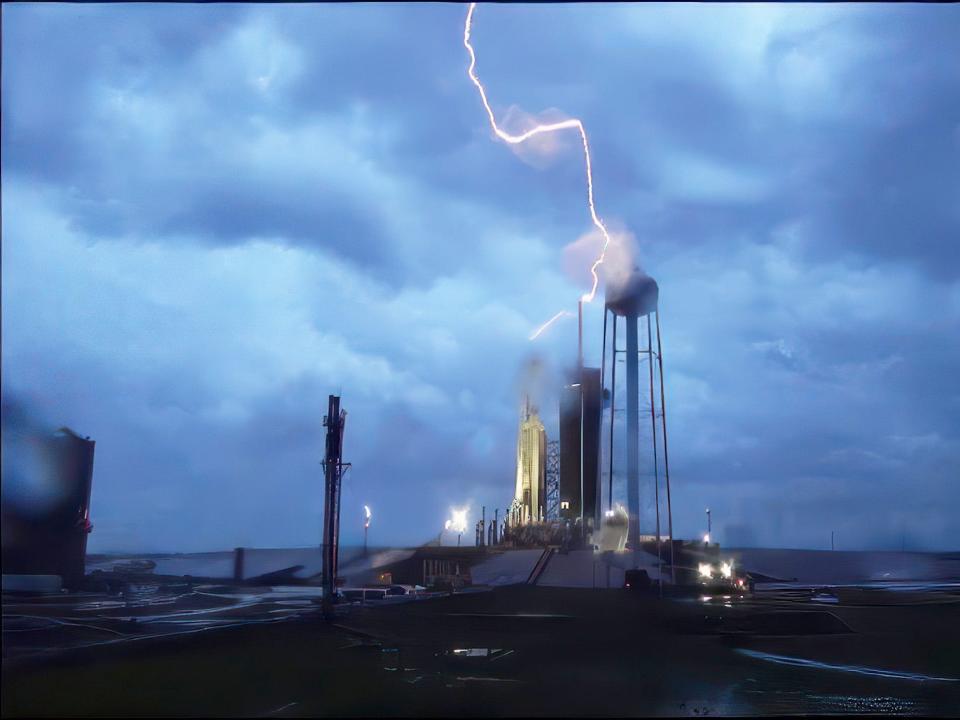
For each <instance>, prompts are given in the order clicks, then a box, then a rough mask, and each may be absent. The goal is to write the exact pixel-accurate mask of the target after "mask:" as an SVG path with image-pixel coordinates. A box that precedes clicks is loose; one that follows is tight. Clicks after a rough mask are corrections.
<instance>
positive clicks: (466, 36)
mask: <svg viewBox="0 0 960 720" xmlns="http://www.w3.org/2000/svg"><path fill="white" fill-rule="evenodd" d="M476 9H477V4H476V3H470V8H469V9H468V10H467V19H466V22H465V23H464V25H463V45H464V47H466V48H467V52H468V53H470V67H469V68H468V69H467V74H468V75H469V76H470V80H471V81H472V82H473V84H474V85H476V87H477V91H478V92H479V93H480V99H481V100H482V101H483V107H484V108H485V109H486V111H487V117H489V118H490V127H492V128H493V132H494V133H496V135H497V137H498V138H500V139H501V140H503V141H504V142H508V143H510V144H511V145H519V144H520V143H522V142H526V141H527V140H529V139H530V138H532V137H536V136H537V135H542V134H543V133H551V132H557V131H560V130H571V129H575V130H577V132H579V133H580V139H581V140H582V141H583V159H584V163H585V167H586V175H587V206H588V207H589V209H590V219H591V220H592V221H593V224H594V226H596V228H597V229H598V230H599V231H600V232H601V233H602V234H603V248H602V249H601V250H600V254H599V255H598V256H597V259H596V260H594V261H593V265H591V266H590V274H591V275H592V276H593V286H592V287H591V288H590V292H588V293H584V295H583V297H582V298H581V299H582V300H583V301H584V302H592V301H593V298H594V297H595V296H596V294H597V285H598V283H599V282H600V279H599V277H598V276H597V267H599V265H600V264H601V263H602V262H603V259H604V257H605V256H606V253H607V247H608V246H609V245H610V233H609V232H607V228H606V226H605V225H604V224H603V221H602V220H601V219H600V216H599V215H597V209H596V207H595V205H594V202H593V165H592V163H591V161H590V142H589V141H588V140H587V132H586V130H584V128H583V123H582V122H581V121H580V120H578V119H577V118H571V119H570V120H564V121H562V122H555V123H549V124H546V125H537V126H536V127H534V128H531V129H530V130H527V131H526V132H525V133H522V134H520V135H511V134H510V133H508V132H505V131H504V130H503V129H501V128H500V126H499V125H497V119H496V117H494V114H493V110H492V109H491V108H490V102H489V101H488V100H487V91H486V90H485V89H484V87H483V84H482V83H481V82H480V78H478V77H477V74H476V73H475V72H474V70H475V68H476V66H477V54H476V53H475V52H474V50H473V45H471V44H470V29H471V26H472V25H473V12H474V10H476ZM565 314H566V315H572V313H569V312H566V311H561V312H559V313H557V314H556V315H554V316H553V317H552V318H550V319H549V320H547V322H545V323H544V324H543V325H541V326H540V328H538V329H537V330H536V332H534V333H533V334H532V335H531V336H530V339H531V340H533V339H534V338H536V337H537V336H538V335H540V333H542V332H543V331H544V330H546V329H547V328H548V327H550V325H552V324H553V323H554V322H555V321H556V320H559V319H560V318H561V317H563V316H564V315H565Z"/></svg>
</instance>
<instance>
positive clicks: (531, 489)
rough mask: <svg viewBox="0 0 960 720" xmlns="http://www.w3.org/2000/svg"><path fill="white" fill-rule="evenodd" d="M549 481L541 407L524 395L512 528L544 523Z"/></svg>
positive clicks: (545, 435)
mask: <svg viewBox="0 0 960 720" xmlns="http://www.w3.org/2000/svg"><path fill="white" fill-rule="evenodd" d="M546 479H547V432H546V430H545V429H544V427H543V422H542V421H541V420H540V416H539V415H537V408H536V407H534V406H533V405H531V403H530V398H529V396H524V401H523V408H522V410H521V413H520V432H519V435H518V437H517V484H516V490H515V492H514V495H513V504H512V506H511V518H510V524H511V525H527V524H529V523H532V522H540V521H541V520H543V517H544V502H545V500H546Z"/></svg>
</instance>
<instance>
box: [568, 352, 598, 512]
mask: <svg viewBox="0 0 960 720" xmlns="http://www.w3.org/2000/svg"><path fill="white" fill-rule="evenodd" d="M601 405H602V395H601V388H600V369H599V368H583V369H582V370H581V371H580V378H579V381H578V379H577V378H576V374H575V375H574V377H573V379H572V382H571V383H570V384H569V385H566V386H565V387H564V388H563V390H562V391H561V393H560V517H561V518H569V519H577V518H579V517H580V516H581V510H582V513H583V517H584V519H585V521H587V522H592V521H593V519H594V517H595V515H596V512H597V509H598V504H599V497H598V495H599V490H600V487H599V472H598V471H599V463H600V415H601ZM581 468H582V473H583V482H582V484H581ZM581 492H582V495H581Z"/></svg>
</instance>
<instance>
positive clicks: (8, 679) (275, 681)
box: [2, 586, 960, 717]
mask: <svg viewBox="0 0 960 720" xmlns="http://www.w3.org/2000/svg"><path fill="white" fill-rule="evenodd" d="M952 592H955V589H954V590H948V591H946V592H912V593H911V592H906V593H904V592H900V593H897V592H891V591H883V590H857V589H850V590H838V591H837V592H836V593H835V595H834V596H833V597H830V598H820V599H819V600H812V599H811V594H810V593H809V592H807V591H802V592H801V591H795V592H792V593H791V592H777V593H769V594H759V595H758V596H755V597H753V598H750V597H747V598H744V599H740V598H726V599H725V598H717V599H710V600H708V601H705V600H703V599H702V598H692V599H689V600H672V601H659V600H657V599H656V598H655V597H648V596H642V595H638V594H635V593H630V592H628V591H623V590H576V589H561V588H542V587H533V586H514V587H506V588H500V589H497V590H493V591H488V592H480V593H472V594H463V595H456V596H452V597H443V598H436V599H431V600H425V601H417V602H413V603H407V604H402V605H394V606H386V607H375V608H374V607H371V608H356V609H352V610H351V611H350V612H348V613H346V614H344V615H342V616H341V617H340V618H339V619H338V621H337V623H336V624H335V625H333V626H329V625H325V624H323V623H322V622H321V621H320V620H319V619H317V618H316V617H315V616H314V615H313V611H312V610H309V609H305V610H301V611H300V612H298V613H297V614H296V615H295V616H293V617H291V619H289V620H286V621H284V622H277V623H268V624H248V625H233V626H228V627H221V628H219V629H205V630H202V631H200V632H195V633H192V634H178V635H172V636H168V637H149V638H146V639H143V640H141V641H137V642H126V641H122V642H113V643H108V644H97V645H93V646H88V647H74V648H72V649H70V650H69V651H66V652H58V653H56V654H52V655H51V654H29V653H27V654H18V653H8V648H7V647H6V645H7V643H8V641H9V639H10V638H11V637H12V635H10V634H8V633H7V632H5V633H4V638H5V649H4V668H3V670H4V671H3V695H2V698H3V699H2V710H3V715H4V716H56V715H70V716H76V715H106V716H128V715H132V716H165V715H178V716H228V715H229V716H280V717H285V716H316V715H320V716H329V715H353V716H384V715H400V716H424V715H428V716H460V715H468V716H477V715H539V716H551V715H567V716H569V715H594V716H596V715H633V716H636V715H686V716H704V715H724V714H726V715H729V714H737V715H744V714H750V715H769V714H807V713H871V714H876V713H896V714H912V715H939V716H957V715H958V714H960V680H958V679H960V604H958V600H960V598H958V597H957V596H956V595H954V594H952ZM6 612H7V609H6V608H5V613H6ZM265 612H268V613H269V612H273V611H272V610H268V611H265ZM798 613H800V614H798ZM28 634H29V633H28Z"/></svg>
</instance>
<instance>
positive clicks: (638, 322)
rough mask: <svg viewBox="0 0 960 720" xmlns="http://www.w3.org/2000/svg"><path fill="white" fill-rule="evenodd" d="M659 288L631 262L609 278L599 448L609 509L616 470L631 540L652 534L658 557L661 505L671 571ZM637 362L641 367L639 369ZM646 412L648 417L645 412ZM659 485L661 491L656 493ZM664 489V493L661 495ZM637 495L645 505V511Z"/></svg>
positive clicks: (632, 544)
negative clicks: (619, 276)
mask: <svg viewBox="0 0 960 720" xmlns="http://www.w3.org/2000/svg"><path fill="white" fill-rule="evenodd" d="M658 296H659V288H658V287H657V283H656V281H655V280H654V279H653V278H652V277H650V276H649V275H647V274H646V273H644V272H643V271H641V270H640V269H639V268H634V269H633V270H632V271H631V272H630V274H629V275H628V276H627V277H626V278H625V279H624V280H623V281H622V282H618V283H610V284H608V287H607V291H606V301H605V305H604V316H603V361H602V363H601V369H600V376H601V385H602V387H603V388H604V390H603V394H604V395H605V396H607V395H609V399H608V402H607V403H605V405H606V407H605V408H604V417H603V419H602V423H603V425H604V432H605V434H606V436H607V437H606V438H605V440H606V441H607V442H606V443H601V450H600V453H601V467H602V469H603V472H604V474H605V475H606V480H607V487H606V493H605V495H606V498H605V499H606V511H607V513H608V514H609V513H611V512H612V511H613V498H614V482H613V480H614V475H615V473H617V474H619V475H620V476H621V477H623V480H624V484H625V485H626V493H625V494H626V500H627V512H628V514H629V526H628V533H627V541H628V543H629V544H630V547H631V548H633V549H634V550H637V549H639V548H640V547H641V542H642V540H643V539H644V538H648V539H649V538H650V536H651V535H653V536H654V537H655V539H656V547H657V556H658V559H659V561H660V562H661V563H662V562H663V552H662V542H663V539H664V538H663V532H662V529H661V515H662V512H661V511H662V510H665V511H666V512H665V514H666V519H667V528H666V530H667V533H666V535H667V538H668V539H669V542H670V567H671V577H672V575H673V570H672V568H673V545H674V543H673V513H672V507H671V503H670V465H669V461H668V457H667V417H666V409H665V402H664V390H663V355H662V352H661V344H660V318H659V313H658V310H657V307H658ZM608 325H609V330H608ZM621 328H622V329H621ZM620 333H623V334H620ZM624 335H625V336H626V338H625V339H626V343H625V345H624V346H622V347H621V346H620V345H619V344H618V337H619V338H623V337H624ZM644 336H645V337H644ZM608 337H609V340H610V342H609V346H608ZM644 340H645V342H644ZM621 362H622V363H623V364H624V365H625V366H626V367H625V368H624V369H619V368H618V365H619V364H620V363H621ZM643 364H645V365H646V368H643V370H644V372H641V365H643ZM643 376H645V377H643ZM618 401H622V402H624V403H625V410H626V415H625V417H624V415H623V412H622V411H623V409H624V408H618V406H617V402H618ZM644 417H646V418H647V419H646V420H644V419H643V418H644ZM647 428H649V430H647ZM641 438H642V440H643V442H642V443H641ZM624 456H625V457H624ZM624 460H625V463H624V462H623V461H624ZM618 464H619V468H618ZM624 466H625V468H624ZM624 469H625V471H626V472H625V473H624V472H623V470H624ZM661 487H662V488H663V489H664V490H665V491H666V492H665V493H661ZM621 492H622V491H621ZM664 495H665V498H663V497H662V496H664ZM663 499H665V500H666V507H665V508H664V507H662V501H663ZM641 501H642V502H643V507H644V509H646V510H647V512H646V513H643V514H642V513H641ZM651 505H652V512H650V509H651V508H650V506H651ZM600 512H601V507H600V504H598V506H597V511H596V518H595V523H596V526H597V527H599V526H600V520H601V518H600ZM651 516H652V517H651ZM651 521H652V522H651ZM650 525H652V526H653V527H650ZM642 531H646V532H642ZM650 531H653V532H650ZM661 577H662V575H661Z"/></svg>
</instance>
